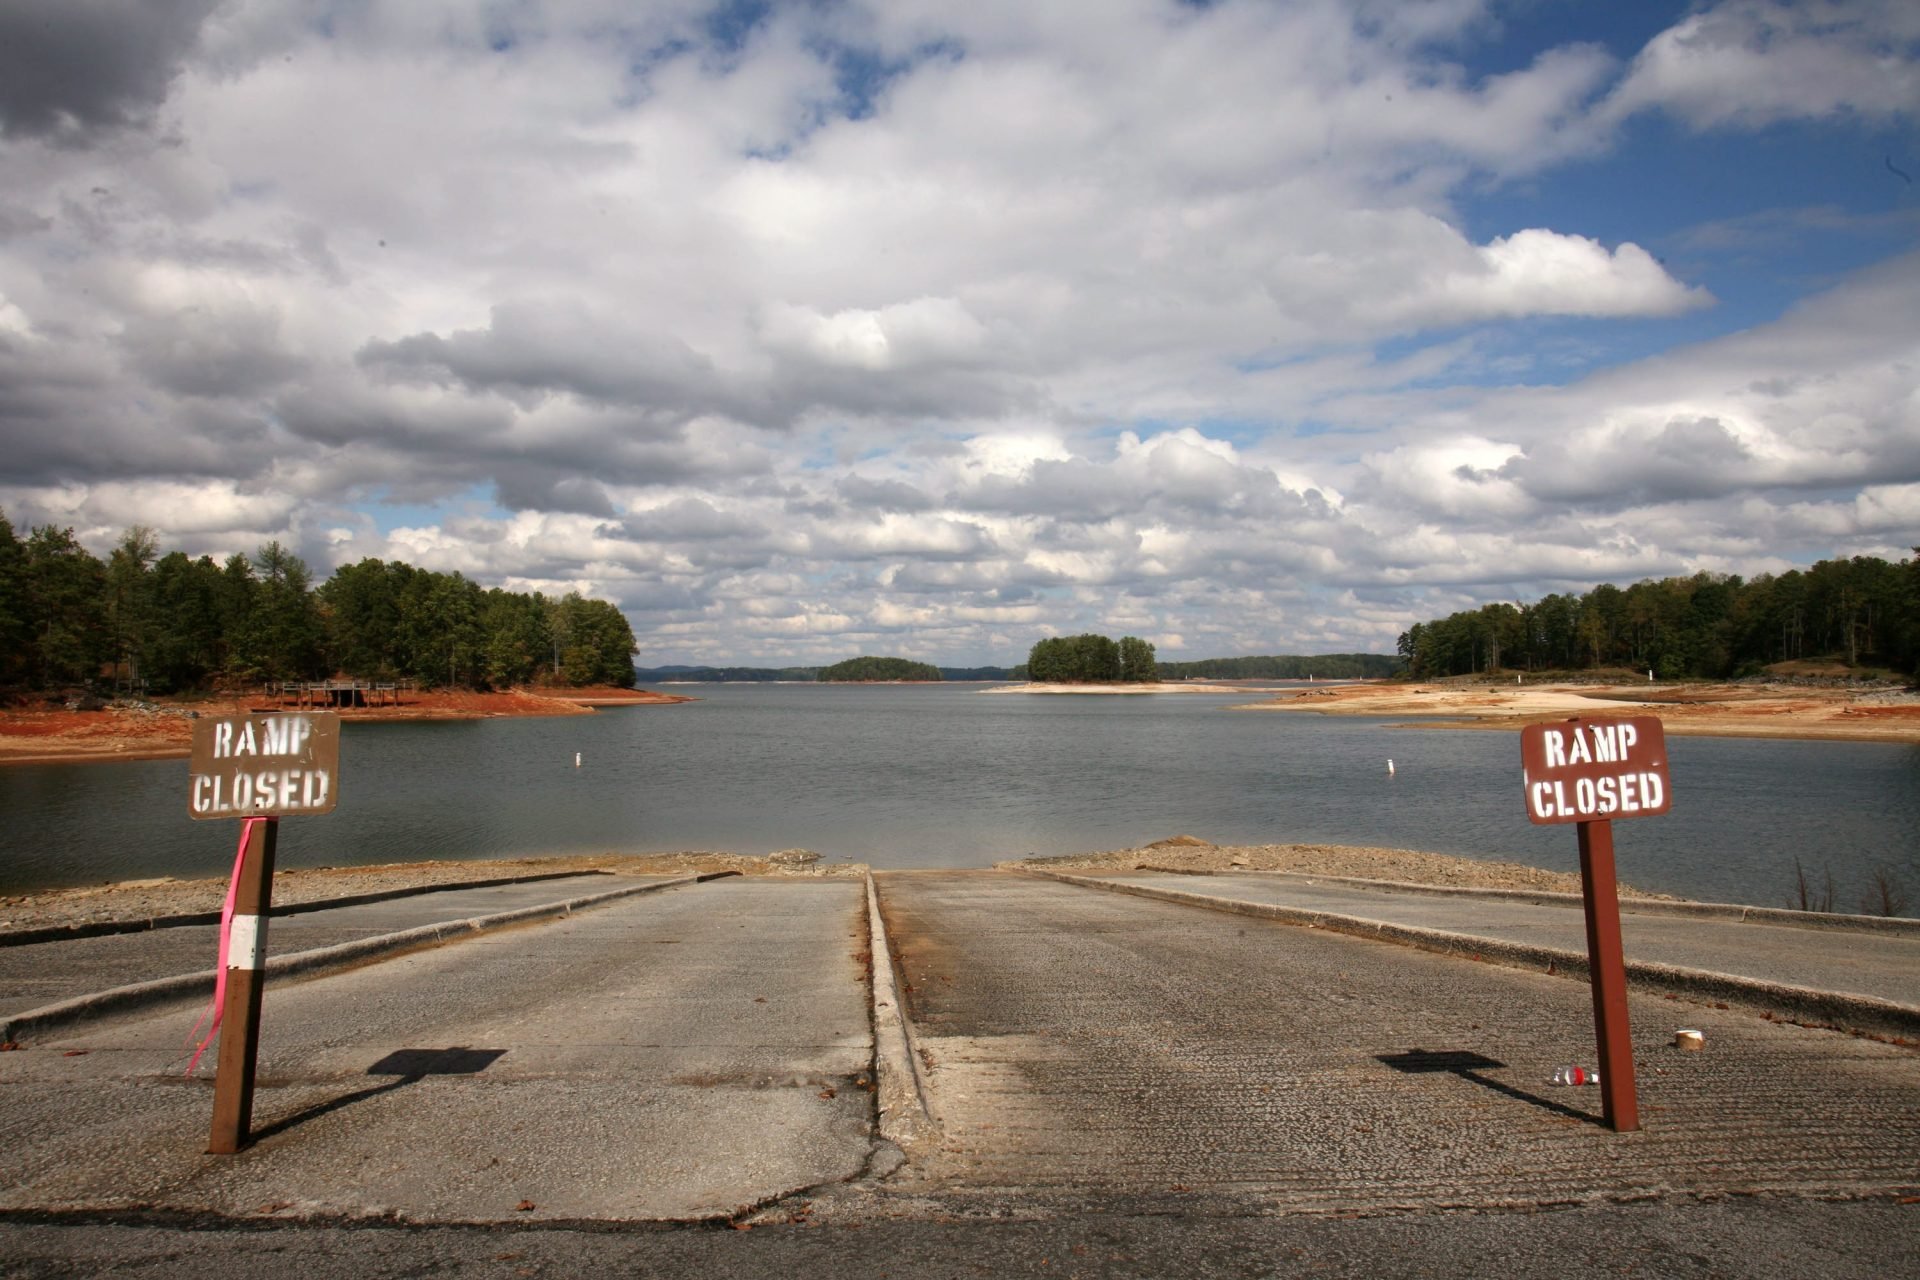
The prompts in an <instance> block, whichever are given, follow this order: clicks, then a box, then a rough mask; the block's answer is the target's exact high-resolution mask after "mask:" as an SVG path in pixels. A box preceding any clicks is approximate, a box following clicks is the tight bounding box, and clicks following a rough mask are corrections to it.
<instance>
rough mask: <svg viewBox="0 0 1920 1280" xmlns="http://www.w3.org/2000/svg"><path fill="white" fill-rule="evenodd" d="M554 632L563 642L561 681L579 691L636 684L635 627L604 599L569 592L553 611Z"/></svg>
mask: <svg viewBox="0 0 1920 1280" xmlns="http://www.w3.org/2000/svg"><path fill="white" fill-rule="evenodd" d="M554 613H555V615H556V620H555V622H554V628H553V629H554V633H555V634H556V635H558V636H560V637H561V641H560V676H559V678H560V682H561V683H562V684H567V685H572V686H574V687H576V688H578V687H580V686H583V685H591V684H607V685H615V686H618V687H620V688H623V689H624V688H630V687H631V686H632V685H633V655H634V654H635V653H636V652H638V651H639V646H638V645H636V644H635V643H634V642H633V628H632V627H631V626H630V625H629V624H628V622H627V619H626V615H624V614H622V613H621V612H620V610H618V609H617V608H615V607H614V606H613V605H611V604H609V603H607V602H606V601H605V600H588V599H586V598H585V597H583V596H581V595H580V593H579V592H577V591H571V592H568V593H567V594H566V595H565V596H564V597H562V598H561V599H560V601H559V602H558V604H557V605H556V607H555V609H554Z"/></svg>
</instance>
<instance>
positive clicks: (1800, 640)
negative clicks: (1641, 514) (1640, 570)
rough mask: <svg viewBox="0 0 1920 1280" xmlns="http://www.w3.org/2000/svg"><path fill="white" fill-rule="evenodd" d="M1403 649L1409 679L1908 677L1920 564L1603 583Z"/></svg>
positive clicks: (1478, 614)
mask: <svg viewBox="0 0 1920 1280" xmlns="http://www.w3.org/2000/svg"><path fill="white" fill-rule="evenodd" d="M1916 550H1917V551H1920V548H1916ZM1399 652H1400V658H1401V659H1402V661H1404V662H1405V663H1406V665H1407V668H1408V672H1409V674H1410V675H1412V676H1413V677H1414V678H1416V679H1426V678H1431V677H1435V676H1452V675H1470V674H1474V673H1485V672H1493V671H1587V670H1596V669H1601V668H1616V669H1617V668H1626V669H1628V670H1632V671H1635V672H1643V671H1651V672H1653V673H1654V674H1655V675H1656V676H1658V677H1659V678H1660V679H1662V680H1677V679H1684V678H1688V677H1694V678H1702V679H1710V680H1724V679H1738V678H1741V677H1745V676H1752V675H1757V674H1759V673H1760V672H1761V671H1763V670H1764V669H1766V668H1767V667H1770V666H1773V665H1774V664H1776V663H1782V662H1796V661H1815V660H1819V661H1826V662H1839V663H1844V664H1845V665H1846V666H1847V667H1848V668H1851V669H1854V670H1856V671H1859V672H1860V673H1862V674H1868V673H1871V672H1873V671H1875V670H1880V671H1888V672H1895V673H1900V674H1905V675H1912V674H1913V673H1914V672H1915V663H1916V659H1920V557H1917V558H1915V559H1911V560H1902V561H1899V562H1898V563H1889V562H1888V561H1885V560H1881V559H1878V558H1876V557H1872V556H1855V557H1853V558H1852V559H1849V560H1822V561H1820V562H1819V563H1818V564H1815V565H1814V566H1812V567H1811V568H1809V569H1805V570H1800V569H1795V570H1791V571H1789V572H1787V573H1783V574H1779V575H1773V574H1762V575H1760V576H1759V577H1756V578H1752V579H1742V578H1740V577H1737V576H1730V575H1726V574H1713V573H1698V574H1695V575H1693V576H1692V577H1687V578H1662V579H1659V580H1658V581H1655V580H1652V579H1649V580H1646V581H1642V582H1636V583H1634V584H1633V585H1632V586H1630V587H1625V588H1621V587H1617V586H1614V585H1613V584H1611V583H1602V584H1600V585H1599V586H1597V587H1595V588H1593V589H1592V590H1591V591H1588V592H1586V593H1585V594H1583V595H1572V594H1567V595H1549V596H1545V597H1543V598H1542V599H1540V600H1537V601H1535V602H1533V603H1531V604H1508V603H1505V602H1499V603H1494V604H1487V605H1482V606H1481V607H1479V608H1478V609H1471V610H1463V611H1461V612H1459V613H1455V614H1452V615H1451V616H1449V617H1445V618H1439V619H1436V620H1434V621H1432V622H1423V623H1416V624H1415V625H1414V626H1413V627H1411V628H1409V629H1408V630H1407V631H1406V632H1404V633H1403V634H1402V635H1401V636H1400V641H1399Z"/></svg>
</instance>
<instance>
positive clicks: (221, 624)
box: [0, 512, 635, 694]
mask: <svg viewBox="0 0 1920 1280" xmlns="http://www.w3.org/2000/svg"><path fill="white" fill-rule="evenodd" d="M634 649H635V646H634V641H633V631H632V629H631V628H630V627H629V626H628V624H627V620H626V618H625V617H624V616H623V615H622V614H621V612H620V610H619V609H617V608H616V607H614V606H613V605H612V604H609V603H607V602H606V601H604V600H588V599H584V598H582V597H581V596H580V595H578V594H577V593H569V594H567V595H565V596H562V597H559V598H553V597H549V596H545V595H542V594H540V593H538V592H534V593H531V594H529V593H526V592H516V591H505V590H502V589H500V588H498V587H495V588H492V589H490V590H483V589H482V588H481V587H480V586H479V585H478V584H476V583H474V582H472V581H469V580H468V579H467V578H466V577H464V576H462V575H461V574H458V573H438V572H434V571H432V570H427V569H417V568H415V567H413V566H412V565H408V564H403V563H401V562H399V561H381V560H373V559H368V560H362V561H360V562H359V563H358V564H352V565H345V566H343V567H341V568H340V569H339V570H337V571H336V572H335V573H334V574H333V576H332V577H330V578H328V579H327V580H326V581H325V582H323V583H320V584H319V585H318V586H315V585H314V583H313V575H312V573H311V571H310V570H309V569H308V567H307V565H306V564H305V562H304V561H302V560H301V559H300V558H299V557H298V556H296V555H294V554H293V553H292V552H290V551H288V550H287V549H286V548H284V547H282V546H281V545H280V544H279V543H277V542H269V543H267V544H266V545H265V546H263V547H261V548H260V550H259V552H258V553H257V554H255V555H253V556H245V555H232V556H228V557H227V558H226V560H225V561H222V562H219V563H216V562H215V561H214V560H213V559H212V557H210V556H201V557H199V558H198V559H193V558H190V557H189V556H187V555H186V554H185V553H184V552H180V551H170V552H168V553H166V554H165V555H162V554H160V552H159V547H158V546H157V544H156V542H155V539H154V537H153V534H152V533H151V532H150V531H148V530H146V529H144V528H139V527H135V528H132V529H129V530H127V531H126V533H125V534H124V535H123V536H122V537H121V539H120V541H119V543H118V544H117V545H116V546H115V547H114V548H113V550H112V551H111V552H110V553H109V554H108V556H107V558H106V559H105V560H101V559H100V558H99V557H97V556H95V555H93V554H92V553H91V552H89V551H88V550H87V549H86V548H85V547H83V546H81V545H80V544H79V543H78V542H77V541H75V539H74V536H73V530H71V529H61V528H57V527H54V526H52V525H44V526H40V527H37V528H34V529H33V530H31V531H30V532H29V533H28V534H27V536H26V537H25V538H24V539H23V538H21V537H19V536H18V535H17V534H16V533H15V532H14V528H13V525H12V523H11V522H10V521H9V520H8V519H7V517H6V514H5V512H0V687H4V688H14V689H66V688H72V687H75V686H94V685H105V686H110V687H112V688H116V689H119V690H124V691H133V692H145V693H153V694H170V693H185V692H191V691H196V690H205V689H211V688H220V687H238V686H243V685H251V684H259V683H262V682H274V681H287V680H309V679H319V678H323V677H327V676H332V675H336V674H337V675H346V676H352V677H355V678H359V679H368V680H410V681H413V682H414V683H416V684H418V685H422V686H446V687H459V688H503V687H507V686H511V685H527V684H547V685H566V686H581V685H600V684H611V685H620V686H627V685H631V684H632V683H633V654H634Z"/></svg>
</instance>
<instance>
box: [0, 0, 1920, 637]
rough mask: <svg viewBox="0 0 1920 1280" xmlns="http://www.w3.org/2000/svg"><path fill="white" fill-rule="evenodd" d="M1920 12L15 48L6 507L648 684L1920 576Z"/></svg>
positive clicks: (13, 7)
mask: <svg viewBox="0 0 1920 1280" xmlns="http://www.w3.org/2000/svg"><path fill="white" fill-rule="evenodd" d="M1916 180H1920V5H1914V4H1912V3H1910V2H1905V0H1886V2H1885V3H1879V2H1877V0H1852V2H1847V3H1824V2H1821V0H1808V2H1807V3H1791V4H1781V3H1767V2H1763V0H1722V2H1720V3H1707V4H1701V5H1687V4H1659V3H1650V2H1641V3H1633V4H1607V5H1593V4H1586V3H1577V2H1575V0H1512V2H1511V3H1495V2H1492V0H1420V2H1412V3H1409V2H1406V0H1400V2H1396V3H1377V2H1373V0H1301V2H1297V3H1296V2H1283V0H1271V2H1269V0H1217V2H1215V3H1176V2H1173V0H969V2H968V3H967V4H964V5H955V4H950V3H935V2H933V0H809V2H804V3H759V2H755V0H725V2H724V3H720V4H717V5H716V4H714V3H711V0H653V2H650V3H628V2H622V0H491V2H482V0H226V2H224V3H222V2H220V0H118V2H109V0H6V3H5V4H0V510H3V511H4V512H5V514H6V515H7V517H8V518H9V520H10V521H11V522H12V523H13V525H14V526H15V528H16V529H23V530H24V529H25V528H27V527H30V526H38V525H42V524H53V525H57V526H61V527H71V528H72V529H73V530H74V532H75V534H76V536H77V537H79V538H80V539H81V541H82V542H83V543H85V544H86V545H87V546H89V547H91V548H92V549H94V550H95V551H97V552H102V553H104V552H105V551H107V550H108V549H110V548H111V547H112V546H113V545H114V543H115V542H116V541H117V540H118V539H119V538H120V536H121V535H122V533H123V531H124V530H126V529H127V528H128V527H130V526H134V525H144V526H146V527H148V528H150V529H151V530H153V532H154V534H155V536H156V538H157V539H158V541H159V545H160V546H161V548H162V549H163V550H172V549H179V550H184V551H187V552H189V553H191V554H194V555H199V554H203V553H205V554H212V555H214V556H215V557H216V558H221V557H224V556H226V555H229V554H232V553H234V552H249V553H251V552H253V551H254V550H256V549H257V548H258V547H260V546H261V545H262V544H263V543H265V542H267V541H269V540H278V541H279V542H281V543H282V544H284V545H286V546H288V547H291V548H293V549H294V550H296V551H297V552H298V553H299V554H300V555H301V556H303V557H304V558H305V559H306V561H307V562H308V564H309V565H310V566H311V567H312V568H313V569H314V571H315V574H316V576H317V577H324V576H325V575H326V574H327V573H329V572H331V571H332V569H334V568H335V567H337V566H339V565H341V564H346V563H352V562H354V561H357V560H360V559H362V558H364V557H368V556H375V557H380V558H383V559H399V560H404V561H407V562H409V563H411V564H414V565H419V566H423V567H427V568H432V569H436V570H443V571H458V572H460V573H463V574H466V575H467V576H468V577H470V578H472V579H474V580H475V581H477V582H479V583H481V584H482V585H484V586H503V587H507V588H510V589H514V590H521V591H531V590H539V591H545V592H548V593H564V592H567V591H580V592H582V593H584V594H586V595H589V596H593V597H597V598H601V599H606V600H610V601H612V602H614V603H616V604H617V605H619V606H620V608H621V609H622V610H624V612H625V613H626V616H627V617H628V619H629V620H630V621H631V623H632V625H633V628H634V632H635V636H636V638H637V640H638V642H639V646H640V653H639V657H638V661H639V662H640V664H641V665H643V666H649V665H664V664H669V663H743V662H757V663H765V664H769V665H772V664H778V665H785V664H788V663H814V662H831V661H837V660H839V659H841V658H845V657H850V656H853V655H854V654H856V653H868V654H890V655H900V656H905V657H910V658H916V659H920V660H925V661H933V662H940V663H947V664H958V665H973V664H985V663H1000V664H1011V663H1013V662H1017V661H1021V660H1023V659H1024V658H1025V656H1026V653H1027V650H1028V649H1029V648H1030V647H1031V645H1032V644H1033V643H1034V642H1035V641H1037V640H1039V639H1042V638H1044V637H1046V636H1049V635H1062V634H1074V633H1078V632H1083V631H1099V632H1103V633H1105V634H1109V635H1115V636H1118V635H1121V634H1132V635H1139V636H1142V637H1144V638H1146V639H1148V640H1150V641H1152V642H1153V643H1154V644H1155V645H1156V646H1157V647H1158V650H1159V653H1160V656H1161V657H1162V658H1169V659H1193V658H1205V657H1218V656H1231V655H1238V654H1253V653H1319V652H1333V651H1343V652H1344V651H1370V652H1380V653H1391V652H1392V651H1393V649H1394V643H1395V640H1396V637H1397V636H1398V635H1399V634H1400V633H1401V632H1402V631H1404V630H1405V629H1406V628H1407V627H1408V626H1409V625H1411V624H1412V623H1414V622H1418V621H1424V620H1426V619H1429V618H1433V617H1439V616H1444V615H1445V614H1448V613H1451V612H1453V611H1454V610H1457V609H1462V608H1471V607H1477V606H1479V605H1480V604H1483V603H1486V602H1489V601H1493V600H1509V601H1514V602H1517V603H1519V602H1527V601H1531V600H1537V599H1539V598H1540V597H1541V596H1543V595H1546V594H1548V593H1551V592H1556V591H1560V592H1565V591H1575V592H1577V591H1584V590H1586V589H1588V588H1590V587H1591V586H1593V585H1594V584H1596V583H1599V582H1614V583H1618V584H1622V585H1624V584H1626V583H1629V582H1633V581H1637V580H1640V579H1642V578H1649V577H1653V578H1658V577H1665V576H1669V575H1676V574H1693V573H1700V572H1709V573H1716V574H1719V573H1728V574H1740V575H1743V576H1747V577H1751V576H1754V575H1758V574H1763V573H1781V572H1785V571H1787V570H1789V569H1792V568H1795V567H1801V566H1805V565H1808V564H1811V563H1813V562H1815V561H1817V560H1822V559H1829V558H1832V557H1835V556H1854V555H1874V556H1881V557H1885V558H1887V559H1902V558H1905V557H1907V556H1909V555H1910V554H1912V548H1913V547H1914V545H1915V544H1916V543H1920V187H1916Z"/></svg>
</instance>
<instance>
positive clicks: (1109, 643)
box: [1026, 633, 1160, 684]
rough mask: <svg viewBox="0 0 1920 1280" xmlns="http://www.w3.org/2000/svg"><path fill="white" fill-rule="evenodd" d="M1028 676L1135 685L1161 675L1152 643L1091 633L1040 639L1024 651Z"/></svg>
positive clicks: (1043, 679) (1041, 680) (1062, 681)
mask: <svg viewBox="0 0 1920 1280" xmlns="http://www.w3.org/2000/svg"><path fill="white" fill-rule="evenodd" d="M1026 674H1027V679H1029V680H1033V681H1036V682H1039V683H1042V684H1134V683H1151V682H1153V681H1155V680H1158V679H1159V678H1160V671H1159V667H1158V666H1157V665H1156V664H1155V662H1154V660H1153V646H1152V645H1150V644H1148V643H1147V642H1146V641H1145V640H1142V639H1140V638H1139V637H1138V636H1122V637H1121V638H1120V640H1119V642H1118V643H1115V642H1114V641H1113V640H1111V639H1109V638H1108V637H1106V636H1101V635H1093V634H1091V633H1089V634H1087V635H1082V636H1055V637H1053V638H1052V639H1048V640H1042V641H1040V643H1038V644H1036V645H1034V646H1033V649H1032V650H1031V651H1030V652H1029V653H1028V654H1027V672H1026Z"/></svg>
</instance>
